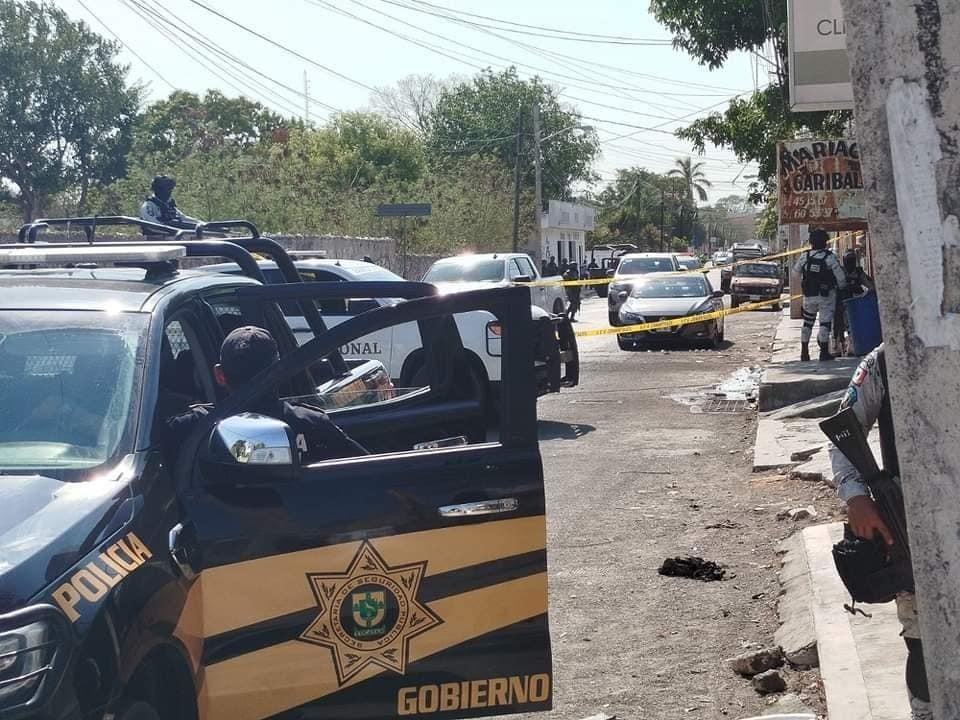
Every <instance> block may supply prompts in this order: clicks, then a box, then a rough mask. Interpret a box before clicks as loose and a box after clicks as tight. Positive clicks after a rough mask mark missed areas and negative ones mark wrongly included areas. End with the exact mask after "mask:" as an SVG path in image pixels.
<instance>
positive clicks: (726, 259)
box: [713, 250, 733, 267]
mask: <svg viewBox="0 0 960 720" xmlns="http://www.w3.org/2000/svg"><path fill="white" fill-rule="evenodd" d="M732 262H733V253H732V252H729V251H728V250H717V252H715V253H714V254H713V266H714V267H723V266H724V265H729V264H730V263H732Z"/></svg>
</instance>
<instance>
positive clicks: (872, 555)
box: [833, 524, 913, 603]
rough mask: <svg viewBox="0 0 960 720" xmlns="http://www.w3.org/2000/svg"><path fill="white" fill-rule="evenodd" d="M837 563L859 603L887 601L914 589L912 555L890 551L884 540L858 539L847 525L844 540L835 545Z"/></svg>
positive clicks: (848, 587)
mask: <svg viewBox="0 0 960 720" xmlns="http://www.w3.org/2000/svg"><path fill="white" fill-rule="evenodd" d="M833 562H834V563H835V564H836V566H837V574H838V575H840V579H841V580H842V581H843V584H844V585H845V586H846V588H847V591H848V592H849V593H850V597H852V598H853V599H854V601H855V602H861V603H885V602H890V601H891V600H893V599H894V598H895V597H896V596H897V593H901V592H913V570H912V568H911V567H910V560H909V558H907V559H906V561H904V559H903V558H900V557H898V556H897V555H896V554H890V553H888V552H887V548H886V547H885V546H884V545H883V543H882V542H881V541H876V540H864V539H862V538H858V537H857V536H856V535H854V534H853V531H852V530H851V529H850V526H849V525H847V524H844V526H843V540H841V541H840V542H838V543H837V544H836V545H834V546H833Z"/></svg>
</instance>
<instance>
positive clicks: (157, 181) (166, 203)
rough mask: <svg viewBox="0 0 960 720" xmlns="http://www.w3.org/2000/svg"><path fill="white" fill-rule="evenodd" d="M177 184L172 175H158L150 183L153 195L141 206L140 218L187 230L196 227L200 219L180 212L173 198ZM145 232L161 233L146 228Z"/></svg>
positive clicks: (147, 233) (148, 233)
mask: <svg viewBox="0 0 960 720" xmlns="http://www.w3.org/2000/svg"><path fill="white" fill-rule="evenodd" d="M176 186H177V181H176V180H174V179H173V178H172V177H168V176H167V175H157V176H156V177H155V178H154V179H153V182H152V183H150V189H151V190H153V195H151V196H150V197H148V198H147V199H146V200H144V201H143V204H142V205H141V206H140V219H141V220H146V221H147V222H152V223H158V224H160V225H169V226H170V227H175V228H181V229H185V230H192V229H194V228H195V227H196V226H197V225H198V224H199V223H200V221H199V220H197V219H196V218H192V217H189V216H187V215H184V214H183V213H182V212H180V209H179V208H178V207H177V201H176V200H174V199H173V189H174V188H175V187H176ZM143 234H144V235H159V234H160V233H156V232H154V231H152V230H150V229H149V228H144V229H143Z"/></svg>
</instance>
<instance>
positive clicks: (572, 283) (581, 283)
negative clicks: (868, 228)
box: [517, 232, 855, 287]
mask: <svg viewBox="0 0 960 720" xmlns="http://www.w3.org/2000/svg"><path fill="white" fill-rule="evenodd" d="M854 235H855V233H852V232H850V233H844V234H843V235H838V236H837V237H835V238H831V240H830V243H831V244H836V243H839V242H841V241H842V240H844V239H845V238H847V237H851V236H854ZM809 249H810V248H809V247H802V248H797V249H796V250H787V251H785V252H781V253H776V254H775V255H764V256H763V257H758V258H748V259H746V260H737V261H736V262H732V263H730V264H729V265H722V266H720V267H714V268H697V269H695V270H673V271H670V272H663V273H657V275H692V274H693V273H701V274H703V273H705V272H709V271H710V270H721V269H725V268H735V267H737V266H738V265H748V264H750V263H755V262H767V261H769V260H779V259H780V258H785V257H791V256H792V255H799V254H800V253H803V252H806V251H807V250H809ZM611 282H613V278H596V279H593V280H538V281H536V282H529V283H517V284H518V285H524V286H526V287H585V286H588V285H608V284H609V283H611Z"/></svg>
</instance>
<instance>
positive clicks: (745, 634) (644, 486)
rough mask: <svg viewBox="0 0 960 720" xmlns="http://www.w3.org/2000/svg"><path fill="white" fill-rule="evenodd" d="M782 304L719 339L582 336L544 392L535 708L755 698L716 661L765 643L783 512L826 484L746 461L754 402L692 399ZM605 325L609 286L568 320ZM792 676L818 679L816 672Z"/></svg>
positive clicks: (670, 707)
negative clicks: (561, 383) (573, 365)
mask: <svg viewBox="0 0 960 720" xmlns="http://www.w3.org/2000/svg"><path fill="white" fill-rule="evenodd" d="M717 275H719V273H717ZM716 284H717V286H719V278H717V281H716ZM587 294H588V295H590V296H592V295H593V293H592V292H591V293H587ZM778 319H779V315H778V314H775V313H773V312H772V311H766V310H765V311H754V312H748V313H741V314H738V315H733V316H730V317H729V318H727V327H726V337H727V341H726V343H724V345H723V347H721V348H720V349H719V350H699V351H698V350H689V349H677V348H671V349H669V350H667V351H660V350H653V351H639V352H623V351H620V350H619V349H618V348H617V345H616V340H615V338H614V336H612V335H609V336H602V337H596V338H582V339H581V342H580V354H581V355H580V356H581V370H582V374H581V381H580V382H581V384H580V386H579V387H578V388H576V389H574V390H571V391H564V392H562V393H560V394H558V395H552V396H547V397H545V398H541V400H540V404H539V416H540V437H541V452H542V454H543V460H544V472H545V477H546V493H547V508H548V511H547V512H548V558H549V566H550V621H551V635H552V639H553V657H554V686H555V710H554V712H553V713H551V714H550V715H548V716H547V715H545V716H544V718H546V717H550V718H563V719H564V720H567V719H571V720H573V719H577V718H586V717H589V716H591V715H595V714H597V713H606V714H609V715H615V716H617V717H618V718H643V719H644V720H651V719H655V718H664V719H666V718H671V719H676V718H681V717H682V718H688V717H690V718H736V717H748V716H749V715H753V714H759V712H760V711H761V710H762V709H764V707H765V700H764V699H763V698H761V697H760V696H758V695H757V694H756V693H755V692H754V690H753V689H752V687H751V686H750V684H749V683H748V682H747V681H745V680H743V679H742V678H738V677H736V676H735V675H734V674H733V673H732V672H731V671H730V670H729V668H728V667H727V665H726V663H724V662H723V660H724V659H725V658H728V657H731V656H733V655H737V654H739V653H741V652H744V649H745V648H746V647H748V646H750V645H751V644H768V643H769V642H770V640H771V638H772V634H773V631H774V629H775V621H774V618H775V601H776V596H777V590H778V587H777V581H776V569H777V568H778V562H777V558H776V555H775V546H776V543H777V542H778V541H779V540H780V539H782V538H783V537H784V536H785V535H787V534H788V532H789V531H790V529H791V528H785V527H784V526H783V523H782V522H778V521H777V520H776V513H777V511H778V510H779V509H782V508H785V507H788V506H790V507H792V506H794V503H803V504H806V503H807V502H809V501H810V499H812V497H813V496H814V494H815V493H816V492H819V490H814V489H812V488H810V487H809V484H808V486H807V487H801V486H802V483H799V481H788V480H787V479H786V478H785V477H769V478H757V477H756V476H753V475H752V473H751V468H752V463H751V459H752V443H753V436H754V431H755V412H752V411H746V412H743V411H741V412H737V413H706V412H701V410H702V407H701V403H700V400H701V399H706V398H705V396H704V395H702V391H703V390H705V389H708V388H711V387H713V386H714V385H715V384H716V383H718V382H719V381H721V380H722V379H724V378H725V377H727V376H729V375H730V374H731V373H733V372H734V371H735V370H737V369H738V368H742V367H746V366H751V365H758V364H761V363H762V362H764V361H765V360H766V359H767V358H768V357H769V348H770V343H771V341H772V339H773V333H774V329H775V326H776V321H777V320H778ZM605 325H606V305H605V301H604V300H601V299H599V298H596V297H590V298H589V299H587V300H585V302H584V310H583V316H582V321H581V322H578V323H577V328H578V329H586V328H591V327H604V326H605ZM677 393H685V394H687V395H688V397H687V403H686V404H685V403H683V402H680V401H678V400H677V399H673V398H672V397H671V396H672V395H674V394H677ZM690 403H693V405H691V404H690ZM791 482H792V483H793V484H791ZM711 526H712V527H711ZM676 555H696V556H702V557H704V558H707V559H710V560H715V561H717V562H720V563H724V564H726V565H727V570H728V573H730V574H731V575H733V576H735V577H733V578H732V579H728V580H725V581H722V582H712V583H703V582H698V581H694V580H689V579H678V578H668V577H663V576H661V575H659V574H658V572H657V570H658V568H659V566H660V564H661V563H662V562H663V560H664V559H665V558H667V557H670V556H676ZM788 681H789V682H790V683H791V684H792V685H793V686H795V687H794V688H793V689H795V690H797V691H803V690H804V687H806V688H807V690H810V691H813V688H810V687H809V683H810V678H809V677H805V676H796V677H790V678H788ZM525 717H530V716H525Z"/></svg>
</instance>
